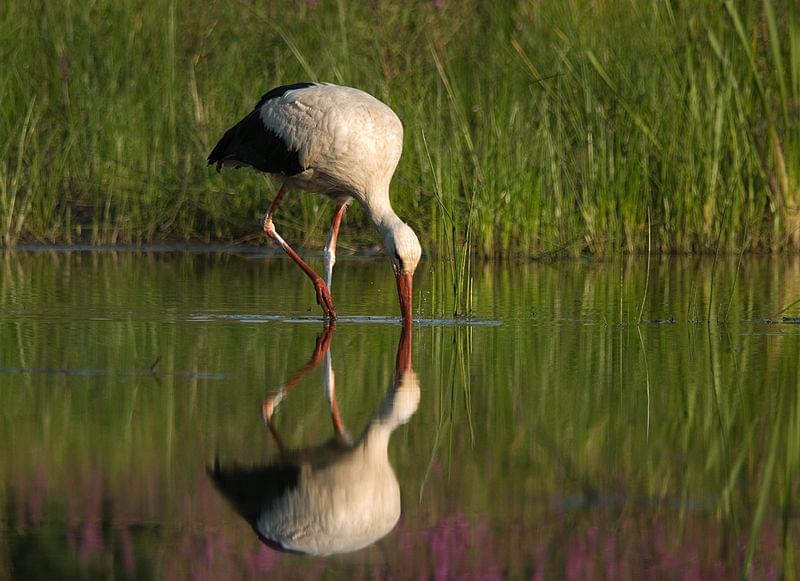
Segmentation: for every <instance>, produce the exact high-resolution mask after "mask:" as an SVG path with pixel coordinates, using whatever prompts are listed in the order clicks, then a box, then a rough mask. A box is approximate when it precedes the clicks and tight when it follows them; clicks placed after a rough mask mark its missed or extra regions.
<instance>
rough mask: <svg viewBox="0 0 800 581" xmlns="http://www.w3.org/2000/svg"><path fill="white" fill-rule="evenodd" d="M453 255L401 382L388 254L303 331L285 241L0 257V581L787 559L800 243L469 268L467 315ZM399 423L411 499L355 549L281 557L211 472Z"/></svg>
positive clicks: (310, 307) (309, 306)
mask: <svg viewBox="0 0 800 581" xmlns="http://www.w3.org/2000/svg"><path fill="white" fill-rule="evenodd" d="M447 270H448V268H447V267H446V265H441V264H432V263H423V264H422V266H421V272H420V273H419V275H418V277H417V280H416V289H415V302H416V304H415V314H416V316H417V317H418V324H417V325H416V326H415V328H414V331H413V351H412V352H411V358H410V359H411V361H410V371H408V372H407V373H406V372H403V373H406V374H405V375H404V374H403V373H398V369H400V368H403V365H402V357H399V356H398V352H399V351H402V349H400V348H401V347H402V342H401V325H400V324H399V322H398V320H397V318H396V317H397V305H396V297H395V290H394V281H393V278H392V277H391V274H390V270H389V267H388V266H387V265H386V263H385V261H383V260H381V259H342V260H340V262H339V263H338V264H337V267H336V272H335V274H334V289H333V295H334V298H335V299H336V301H337V308H338V311H339V313H340V316H341V319H340V321H339V323H338V324H337V326H336V329H335V331H334V332H333V333H332V336H331V337H329V338H328V339H329V343H328V344H327V346H324V348H320V340H319V339H320V338H321V337H323V336H324V334H323V326H322V323H321V322H320V320H319V316H318V310H317V307H316V305H315V304H314V295H313V292H312V288H311V285H310V284H309V283H308V281H307V280H306V279H305V277H304V276H303V275H302V273H300V272H299V271H298V270H297V269H296V268H295V267H294V266H293V265H292V264H291V263H289V262H288V261H286V260H285V259H282V258H279V257H274V256H264V255H258V254H241V255H239V254H232V253H226V252H217V253H209V254H205V253H185V252H168V251H163V252H149V253H141V252H139V253H137V252H103V253H93V252H15V253H11V252H9V253H6V254H3V255H0V404H2V405H1V406H0V418H1V419H0V439H2V441H3V442H4V444H3V445H2V446H0V501H2V502H1V504H0V507H2V508H0V577H8V576H16V577H20V578H22V577H38V578H45V577H53V576H54V575H57V576H59V577H65V578H69V577H109V576H112V575H113V576H115V577H118V578H130V577H137V578H154V577H156V578H188V577H191V578H208V579H231V578H242V577H257V578H271V579H280V578H291V579H294V578H300V577H301V576H302V577H303V578H337V577H338V578H373V577H384V578H415V579H417V578H440V579H445V578H461V577H469V578H481V579H486V578H492V577H494V578H503V577H514V578H549V577H569V578H575V579H578V578H581V579H582V578H587V577H638V576H641V574H642V573H643V572H645V573H648V574H650V575H657V576H661V577H666V576H669V577H675V576H678V577H703V578H709V577H711V578H713V577H717V578H730V577H731V576H733V575H740V574H744V573H748V572H749V573H750V574H751V575H754V576H757V577H778V576H780V575H781V574H782V573H785V574H787V575H788V576H792V575H796V574H798V572H799V571H800V553H799V552H798V549H797V547H798V546H799V545H800V525H798V519H800V508H798V501H797V498H798V496H799V494H798V493H800V485H799V484H798V476H800V374H799V373H798V367H799V366H800V363H798V361H800V326H799V325H797V324H796V322H795V319H794V318H793V317H797V316H798V315H799V314H800V306H798V305H794V306H791V305H792V303H793V302H794V301H797V300H798V299H800V260H798V259H797V258H785V257H783V258H768V257H751V258H746V259H744V260H741V261H739V260H738V259H737V258H736V257H733V258H724V259H721V260H717V261H714V260H713V259H707V260H699V259H686V258H671V259H660V260H654V261H653V262H652V263H651V265H650V269H649V275H648V268H647V261H646V259H636V260H632V261H625V262H620V261H611V262H599V261H582V260H575V261H565V262H556V263H552V264H487V265H476V267H475V270H474V296H473V301H474V305H475V309H474V313H473V314H472V317H471V318H469V319H466V320H465V319H453V317H452V312H451V308H450V307H449V305H450V304H451V303H452V297H451V296H450V293H451V290H450V289H451V287H450V285H449V283H448V282H447V278H446V276H445V275H444V274H443V273H446V272H447ZM787 306H788V307H789V308H788V309H787V308H786V307H787ZM784 317H787V318H786V319H784ZM328 348H329V350H327V349H328ZM326 353H327V357H326ZM408 373H412V374H413V376H412V375H408ZM331 374H332V375H331ZM331 377H335V382H334V383H335V390H331V389H330V387H331V386H330V383H331V382H330V378H331ZM399 377H405V379H404V380H402V381H400V380H398V378H399ZM409 377H413V381H414V382H413V383H409V381H410V380H409V379H408V378H409ZM403 382H405V383H403ZM401 384H402V385H401ZM287 385H288V386H289V387H290V388H291V389H289V390H288V391H287V392H286V393H285V397H283V398H282V399H281V400H280V402H279V405H277V406H276V407H275V409H274V413H273V415H272V416H271V428H272V430H270V429H269V428H268V427H267V426H265V422H264V418H263V413H262V412H263V406H262V404H263V403H264V401H265V400H267V401H271V399H272V398H274V397H275V396H276V394H280V393H281V390H282V389H284V388H286V387H287ZM401 387H402V389H400V388H401ZM326 388H327V391H326ZM414 388H416V389H417V391H416V392H415V391H414ZM403 389H405V390H406V391H403ZM332 391H334V392H335V401H336V402H337V404H338V411H339V419H340V421H341V425H340V426H339V427H340V428H341V432H342V434H344V436H349V440H348V442H349V443H347V442H345V440H344V439H343V440H342V441H341V442H337V438H336V433H337V430H336V428H335V426H336V422H333V421H332V420H331V413H330V408H329V403H328V401H329V398H331V392H332ZM396 393H402V394H409V393H411V394H413V393H418V401H417V403H415V404H414V405H413V406H410V404H407V407H406V408H403V409H404V410H405V411H404V412H403V414H404V415H403V414H401V415H402V416H403V417H400V416H398V415H397V414H400V412H399V411H397V410H399V409H400V408H399V407H396V404H395V403H392V402H394V401H395V400H394V399H393V397H394V395H393V394H396ZM412 399H413V398H412ZM397 405H399V404H397ZM393 406H395V407H393ZM409 406H410V407H409ZM412 407H413V409H411V408H412ZM392 413H395V416H391V414H392ZM381 414H383V415H381ZM390 416H391V417H394V418H395V419H398V421H396V422H395V423H394V424H392V425H391V430H389V431H387V432H386V434H387V437H388V435H389V434H391V439H390V440H389V444H388V460H387V464H386V465H387V466H391V467H393V470H392V471H391V473H393V474H394V475H395V478H396V485H397V487H398V490H399V500H400V507H401V509H400V511H399V516H398V515H397V514H388V513H387V515H384V516H385V518H386V519H388V521H391V522H390V525H391V527H390V530H389V532H388V533H384V534H382V536H380V537H379V538H376V539H371V540H369V543H370V544H368V545H367V546H366V547H365V548H362V549H359V550H356V551H353V552H348V553H342V554H333V555H330V556H327V557H314V556H304V555H297V554H291V553H287V552H284V551H279V550H275V549H274V548H271V547H270V546H268V545H267V544H266V543H264V542H262V540H260V539H259V535H258V534H257V531H256V530H254V528H253V526H252V524H253V523H248V522H247V519H246V518H245V515H244V513H245V512H246V511H244V510H239V509H240V508H241V507H238V508H239V509H237V505H236V503H235V502H233V501H232V499H231V498H230V497H228V496H226V495H225V493H224V491H223V490H222V489H221V488H222V487H220V486H219V485H218V483H215V480H214V478H213V476H214V474H215V472H214V471H215V470H218V469H226V468H229V469H232V467H236V468H237V469H240V471H248V470H249V471H250V473H251V474H252V473H253V471H256V472H257V471H258V470H261V471H262V472H259V473H258V474H268V475H272V476H271V478H272V480H271V481H270V482H273V483H274V482H275V481H276V480H275V477H274V474H276V472H275V470H277V469H276V468H275V467H276V466H277V467H284V468H285V467H286V466H287V465H288V464H287V462H288V460H286V458H288V457H289V456H290V455H291V454H296V455H298V454H300V456H296V457H301V458H304V459H305V460H301V462H300V463H301V464H302V462H303V461H305V462H306V464H307V465H310V463H312V461H313V462H317V464H315V466H317V465H318V466H323V467H330V466H338V465H339V464H337V463H339V462H340V458H341V457H342V454H343V453H342V452H341V450H343V449H344V448H342V446H345V447H346V446H351V447H355V446H357V445H358V442H359V441H360V440H359V438H360V437H361V436H362V435H363V434H367V433H373V432H374V430H375V428H374V427H371V426H374V425H375V422H376V421H384V420H386V418H389V417H390ZM400 419H402V421H399V420H400ZM370 430H373V432H370ZM371 437H372V436H371ZM345 439H346V438H345ZM278 442H280V443H281V445H282V446H283V448H284V453H283V454H281V450H280V446H279V444H278ZM343 442H344V443H343ZM332 449H335V450H334V452H331V450H332ZM320 458H322V459H321V460H320ZM312 459H313V460H312ZM281 470H283V468H281ZM362 470H363V472H362V474H363V475H364V479H365V481H366V479H368V478H369V477H370V475H371V474H373V471H374V470H383V471H384V472H382V473H385V466H384V467H382V468H379V469H378V468H375V467H374V466H372V467H367V468H363V469H362ZM265 471H266V472H265ZM270 471H271V472H270ZM375 473H377V472H375ZM281 474H284V476H285V475H286V474H289V477H287V478H288V480H287V482H289V481H292V482H296V479H295V480H292V478H293V477H292V476H291V475H292V474H293V473H292V472H291V471H289V472H287V471H286V470H283V472H281ZM342 478H344V477H342ZM387 478H388V477H387ZM240 482H244V481H243V480H241V479H240ZM256 482H257V483H258V482H259V481H258V480H257V479H256ZM262 485H263V482H262ZM245 489H246V490H245ZM361 489H362V490H365V489H366V484H364V485H363V486H361ZM238 490H240V491H241V490H245V491H246V492H247V491H249V492H247V493H248V494H251V495H252V494H255V493H256V492H259V490H260V489H258V487H255V489H254V488H253V487H250V488H247V486H245V485H244V484H241V486H239V488H238ZM283 490H284V489H281V490H280V491H278V492H281V491H283ZM330 490H333V489H330ZM335 490H345V489H344V488H337V489H335ZM347 490H348V492H347V493H346V494H345V493H341V494H342V497H338V498H339V500H337V503H338V504H337V506H339V507H341V506H350V505H349V504H347V503H348V502H351V501H352V499H354V498H355V499H356V500H357V496H358V493H357V492H356V491H357V490H359V486H358V483H356V485H355V486H350V488H347ZM240 494H244V492H241V493H240ZM331 494H334V493H331ZM344 497H347V498H350V500H347V499H344V500H342V498H344ZM258 503H261V504H263V505H266V504H269V503H272V504H269V506H273V507H274V506H277V505H276V504H275V503H274V501H272V500H270V501H269V502H268V501H267V500H259V501H258ZM258 503H257V504H258ZM251 504H252V502H251ZM378 504H380V503H378ZM376 506H377V505H376ZM382 506H383V505H382V504H381V507H382ZM298 510H299V509H298ZM317 510H322V509H320V508H318V509H317ZM359 510H362V512H361V513H359V514H361V515H362V518H367V517H366V516H364V514H366V513H364V512H363V509H359ZM376 510H377V509H376ZM350 512H352V513H355V512H356V509H352V511H350ZM348 516H349V514H346V515H344V517H348ZM320 518H321V517H320ZM326 518H327V517H326ZM398 518H399V520H397V522H396V524H394V521H392V519H398ZM345 520H347V519H346V518H345ZM748 568H749V569H748Z"/></svg>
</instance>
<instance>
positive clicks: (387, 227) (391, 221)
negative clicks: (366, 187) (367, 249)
mask: <svg viewBox="0 0 800 581" xmlns="http://www.w3.org/2000/svg"><path fill="white" fill-rule="evenodd" d="M364 209H365V210H366V211H367V215H368V216H369V219H370V220H372V223H373V224H375V228H376V229H377V230H378V232H379V233H380V235H381V237H382V238H384V239H385V238H386V235H387V234H388V233H389V232H391V231H393V230H395V229H396V228H397V227H398V226H399V225H401V224H402V223H403V221H402V220H401V219H400V217H399V216H398V215H397V214H395V212H394V209H393V208H392V204H391V203H390V202H389V193H388V192H386V193H385V194H383V195H374V196H368V197H367V200H366V202H365V203H364Z"/></svg>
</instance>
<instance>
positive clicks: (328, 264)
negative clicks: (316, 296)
mask: <svg viewBox="0 0 800 581" xmlns="http://www.w3.org/2000/svg"><path fill="white" fill-rule="evenodd" d="M349 201H350V200H349V199H348V200H346V201H344V202H338V203H337V204H336V210H335V211H334V213H333V220H331V231H330V234H328V241H327V242H326V243H325V250H324V252H323V257H324V264H325V266H324V267H323V268H324V270H325V284H326V285H327V286H328V290H329V291H330V290H331V280H332V279H333V265H334V264H336V241H337V240H338V239H339V226H341V225H342V217H343V216H344V211H345V210H346V209H347V202H349Z"/></svg>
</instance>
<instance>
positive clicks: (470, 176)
mask: <svg viewBox="0 0 800 581" xmlns="http://www.w3.org/2000/svg"><path fill="white" fill-rule="evenodd" d="M500 6H502V7H500ZM0 63H2V65H3V66H2V67H0V237H2V242H3V243H4V244H6V245H8V244H13V243H14V242H16V241H19V240H21V239H27V240H39V241H58V242H68V243H69V242H75V241H78V240H82V241H87V240H88V241H91V242H96V243H105V242H137V241H151V240H159V239H179V240H199V241H211V240H246V239H248V238H253V237H255V234H254V233H257V232H258V225H257V218H258V216H259V214H260V213H261V212H263V211H264V209H265V208H266V205H267V203H268V198H269V197H270V196H271V193H272V192H271V190H272V188H271V186H270V185H269V184H268V183H267V181H266V180H265V179H264V178H263V177H261V176H258V175H256V174H255V173H253V172H247V171H239V172H226V173H224V174H222V175H217V174H216V173H214V172H213V171H212V170H211V169H210V168H207V167H206V164H205V157H206V155H207V153H208V151H209V150H210V148H211V147H212V146H213V145H214V143H215V140H216V139H217V138H218V137H219V136H220V135H221V133H222V131H224V129H226V128H227V127H228V126H229V125H230V124H232V123H233V122H234V121H235V120H237V119H238V118H239V117H240V116H242V115H243V114H245V113H246V112H247V111H248V110H249V109H250V108H251V107H252V106H253V104H254V103H255V101H256V100H257V99H258V97H259V96H260V95H261V93H263V92H264V90H265V89H266V88H268V87H270V86H274V85H277V84H281V83H285V82H292V81H296V80H299V79H316V80H325V81H331V82H336V83H344V84H352V85H356V86H359V87H362V88H364V89H366V90H368V91H370V92H372V93H373V94H375V95H376V96H378V97H379V98H381V99H383V100H385V101H386V102H387V103H389V104H390V105H391V106H392V107H393V108H394V109H395V110H396V111H397V112H398V114H399V115H400V117H401V118H402V119H403V120H404V123H405V127H406V137H405V152H404V156H403V159H402V161H401V164H400V168H399V170H398V173H397V175H396V177H395V181H394V186H393V197H394V200H395V205H396V206H397V209H398V212H399V213H400V214H401V215H403V216H407V217H408V219H409V221H410V222H411V223H412V225H413V226H415V227H416V228H417V229H418V230H419V231H420V232H421V233H422V235H423V236H422V237H423V238H424V240H423V243H424V244H425V245H426V248H427V249H429V250H430V251H437V252H438V253H440V254H445V255H448V256H458V255H460V254H462V255H463V253H464V252H465V251H467V250H470V251H472V252H474V253H478V254H482V255H487V256H494V255H528V256H530V255H540V254H542V253H549V252H553V251H556V250H563V251H564V252H567V253H579V252H587V251H588V252H595V253H611V252H618V251H620V250H624V251H626V252H630V251H634V250H642V249H646V248H647V246H648V231H649V233H650V240H651V245H652V248H653V249H658V250H661V251H708V250H716V249H722V250H728V251H738V250H740V249H785V248H791V249H795V250H796V249H798V248H799V247H800V211H799V208H798V206H800V9H799V8H798V7H797V6H796V5H794V4H793V3H786V5H784V3H780V5H779V3H777V2H773V1H771V0H763V1H756V0H751V1H743V2H736V3H733V2H730V3H727V4H724V5H723V4H720V3H719V2H694V1H689V0H679V1H676V2H671V3H661V2H644V1H624V2H608V1H601V2H588V1H580V0H576V1H574V2H570V3H544V2H542V3H540V2H535V1H532V0H531V1H520V2H510V1H509V2H505V3H502V5H501V4H500V3H497V6H496V7H493V8H488V7H486V6H485V3H482V2H477V1H469V0H465V1H455V0H443V1H441V2H414V3H401V2H388V1H378V2H348V1H347V0H339V1H338V2H337V1H335V0H318V1H316V2H308V3H300V2H288V1H285V2H269V3H260V2H254V3H249V2H241V3H216V4H211V5H207V4H205V3H199V2H193V1H191V0H153V1H151V2H146V3H141V2H133V1H130V0H124V1H115V2H110V1H107V0H100V1H98V2H93V3H83V2H74V1H67V2H57V3H56V2H44V1H41V0H38V1H34V2H32V3H28V2H22V1H20V0H11V1H10V2H5V3H3V4H2V6H0ZM329 215H330V208H329V205H328V204H327V203H326V202H325V201H324V200H319V199H317V198H316V197H313V196H298V197H295V198H294V199H293V200H291V201H287V203H286V204H285V208H284V209H283V211H282V212H281V213H280V214H279V224H280V227H281V228H282V230H283V232H284V234H285V236H286V237H287V238H289V239H291V240H302V241H303V242H304V243H306V244H309V245H314V244H319V243H321V242H322V241H323V240H324V233H325V228H326V225H327V222H328V219H329ZM347 222H348V225H347V228H346V231H347V232H346V233H345V235H344V236H345V238H344V242H345V243H348V242H349V243H352V244H361V243H363V242H370V243H374V242H377V239H376V238H375V237H374V235H373V234H372V232H371V230H370V228H369V227H368V225H367V224H366V223H365V221H364V217H363V214H362V213H361V212H360V211H358V210H357V209H356V210H355V211H351V212H350V215H349V216H348V218H347Z"/></svg>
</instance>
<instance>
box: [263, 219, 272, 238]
mask: <svg viewBox="0 0 800 581" xmlns="http://www.w3.org/2000/svg"><path fill="white" fill-rule="evenodd" d="M264 233H265V234H266V235H267V236H269V237H270V238H275V224H273V223H272V218H271V217H270V216H267V217H266V218H264Z"/></svg>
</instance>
